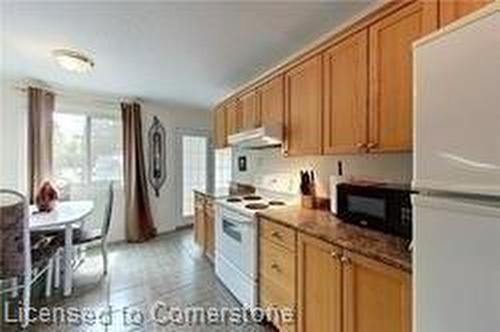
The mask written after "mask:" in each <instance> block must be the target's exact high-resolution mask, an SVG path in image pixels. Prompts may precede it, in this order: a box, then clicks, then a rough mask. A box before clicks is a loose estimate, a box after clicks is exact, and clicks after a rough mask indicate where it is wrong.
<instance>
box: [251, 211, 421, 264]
mask: <svg viewBox="0 0 500 332" xmlns="http://www.w3.org/2000/svg"><path fill="white" fill-rule="evenodd" d="M258 215H259V216H262V217H265V218H268V219H270V220H273V221H275V222H278V223H281V224H283V225H285V226H289V227H293V228H295V229H297V230H299V231H300V232H303V233H305V234H308V235H312V236H314V237H317V238H320V239H322V240H324V241H326V242H329V243H331V244H334V245H337V246H340V247H342V248H344V249H347V250H349V251H352V252H355V253H358V254H361V255H364V256H367V257H370V258H373V259H376V260H378V261H381V262H383V263H386V264H388V265H391V266H393V267H396V268H399V269H402V270H405V271H407V272H411V269H412V266H411V252H410V251H409V250H408V245H409V241H408V240H405V239H402V238H399V237H397V236H393V235H389V234H384V233H381V232H377V231H372V230H368V229H364V228H361V227H358V226H355V225H351V224H347V223H344V222H342V221H341V220H340V219H339V218H337V217H336V216H335V215H333V214H332V213H330V212H329V211H324V210H308V209H303V208H301V207H300V206H291V207H287V208H282V209H275V210H269V211H262V212H258Z"/></svg>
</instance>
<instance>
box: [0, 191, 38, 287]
mask: <svg viewBox="0 0 500 332" xmlns="http://www.w3.org/2000/svg"><path fill="white" fill-rule="evenodd" d="M30 269H31V248H30V233H29V213H28V204H27V201H26V198H25V197H24V196H23V195H22V194H20V193H18V192H16V191H12V190H5V189H2V190H0V279H8V278H13V277H17V276H21V275H23V274H24V273H25V272H26V271H28V270H30Z"/></svg>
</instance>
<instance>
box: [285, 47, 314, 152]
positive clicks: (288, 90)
mask: <svg viewBox="0 0 500 332" xmlns="http://www.w3.org/2000/svg"><path fill="white" fill-rule="evenodd" d="M321 67H322V65H321V56H315V57H314V58H312V59H310V60H308V61H306V62H304V63H302V64H300V65H298V66H297V67H295V68H293V69H292V70H290V71H289V72H287V73H286V74H285V96H286V98H285V117H286V120H285V131H286V132H285V154H287V155H290V156H299V155H317V154H321V145H322V142H321V141H322V95H323V94H322V80H321Z"/></svg>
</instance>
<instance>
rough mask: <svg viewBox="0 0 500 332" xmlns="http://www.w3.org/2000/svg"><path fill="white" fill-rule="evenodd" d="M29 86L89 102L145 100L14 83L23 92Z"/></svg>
mask: <svg viewBox="0 0 500 332" xmlns="http://www.w3.org/2000/svg"><path fill="white" fill-rule="evenodd" d="M29 87H34V88H39V89H43V90H46V91H50V92H52V93H54V94H55V95H56V96H60V97H62V98H67V99H72V98H73V99H80V100H82V99H83V100H86V101H89V102H97V103H101V104H108V105H116V106H119V105H120V103H122V102H138V103H142V102H144V101H143V100H142V99H140V98H127V97H123V98H118V97H117V98H109V97H100V96H96V95H93V94H91V93H88V94H86V93H84V92H72V91H67V90H61V89H54V88H52V87H49V86H43V85H40V84H27V85H25V86H24V85H23V86H22V85H14V89H15V90H17V91H21V92H28V88H29Z"/></svg>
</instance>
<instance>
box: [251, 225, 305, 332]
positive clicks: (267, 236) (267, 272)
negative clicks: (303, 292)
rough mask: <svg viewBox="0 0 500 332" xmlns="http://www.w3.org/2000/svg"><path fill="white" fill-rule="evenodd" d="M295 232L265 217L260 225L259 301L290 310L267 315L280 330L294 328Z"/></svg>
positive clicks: (267, 307)
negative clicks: (289, 314)
mask: <svg viewBox="0 0 500 332" xmlns="http://www.w3.org/2000/svg"><path fill="white" fill-rule="evenodd" d="M264 220H265V221H264ZM296 233H297V231H296V230H294V229H292V228H289V227H285V226H283V225H280V224H277V223H275V222H272V221H269V220H266V219H263V221H262V222H261V223H260V225H259V305H260V306H261V307H262V308H264V309H271V308H272V309H277V310H285V309H286V310H288V312H292V313H293V319H291V320H286V319H283V318H285V317H281V316H279V315H274V316H273V317H268V318H269V319H270V320H271V321H272V322H273V324H274V326H275V327H277V328H278V330H280V331H290V332H291V331H296V308H297V300H296V298H297V296H296V293H297V287H296V271H297V268H296V262H297V256H296V249H297V248H296V237H295V236H296Z"/></svg>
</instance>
